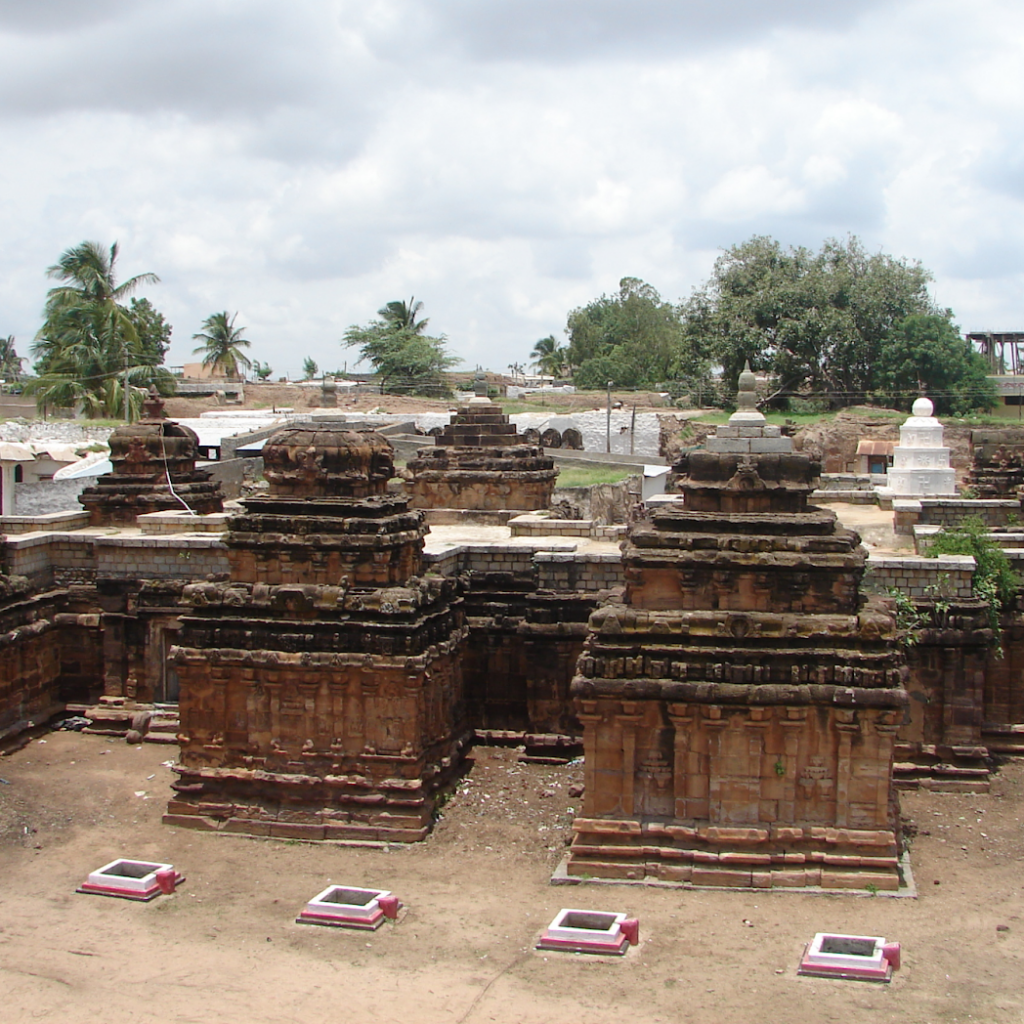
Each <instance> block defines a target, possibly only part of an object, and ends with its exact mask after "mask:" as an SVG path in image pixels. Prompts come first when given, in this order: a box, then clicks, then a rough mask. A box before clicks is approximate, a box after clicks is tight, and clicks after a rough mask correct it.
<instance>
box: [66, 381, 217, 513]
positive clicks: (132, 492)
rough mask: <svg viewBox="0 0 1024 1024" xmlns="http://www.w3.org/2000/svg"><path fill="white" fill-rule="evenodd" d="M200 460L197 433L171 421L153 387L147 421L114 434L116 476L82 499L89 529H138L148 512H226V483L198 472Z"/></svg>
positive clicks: (145, 411) (112, 448)
mask: <svg viewBox="0 0 1024 1024" xmlns="http://www.w3.org/2000/svg"><path fill="white" fill-rule="evenodd" d="M198 457H199V438H198V437H197V436H196V433H195V431H194V430H191V429H189V428H188V427H183V426H182V425H181V424H180V423H175V422H174V420H169V419H166V418H165V417H164V402H163V399H162V398H161V397H160V396H159V395H158V394H157V392H156V389H155V388H150V391H149V394H148V395H147V397H146V400H145V402H143V405H142V418H141V419H140V420H139V421H138V422H137V423H128V424H125V425H124V426H120V427H118V428H117V429H116V430H115V431H114V432H113V433H112V434H111V435H110V461H111V463H112V465H113V471H112V472H110V473H107V474H105V475H104V476H101V477H99V478H98V479H97V480H96V483H95V484H94V485H93V486H92V487H86V488H85V489H84V490H83V491H82V493H81V494H80V495H79V497H78V500H79V501H80V502H81V503H82V504H83V505H84V506H85V509H86V511H87V512H88V513H89V525H90V526H134V525H135V517H136V516H139V515H143V514H144V513H146V512H167V511H171V510H176V511H178V512H184V511H185V510H186V508H187V509H189V510H191V511H192V512H195V513H198V514H200V515H205V514H206V513H208V512H220V511H222V510H223V496H222V495H221V490H220V484H219V483H218V482H217V481H215V480H213V479H212V477H211V475H210V474H209V473H208V472H207V471H206V470H202V469H196V459H197V458H198Z"/></svg>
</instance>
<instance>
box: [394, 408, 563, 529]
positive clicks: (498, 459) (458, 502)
mask: <svg viewBox="0 0 1024 1024" xmlns="http://www.w3.org/2000/svg"><path fill="white" fill-rule="evenodd" d="M409 471H410V473H411V474H412V481H411V483H410V485H409V504H410V506H411V507H413V508H423V509H460V510H473V511H480V512H489V513H503V514H505V517H506V518H507V516H508V514H513V515H514V514H515V513H517V512H530V511H535V510H538V509H546V508H548V507H549V506H550V505H551V494H552V492H553V491H554V488H555V478H556V477H557V476H558V470H557V469H555V463H554V460H553V459H552V458H551V456H550V455H547V454H545V452H544V449H543V448H542V447H541V446H540V445H539V444H528V443H527V442H526V440H525V439H524V438H523V437H522V436H520V434H519V433H518V432H517V430H516V427H515V424H513V423H510V422H509V418H508V416H507V415H505V414H504V413H503V412H502V410H501V406H499V405H494V404H492V402H491V400H490V399H489V398H487V397H486V396H478V397H476V398H473V399H471V400H470V402H469V404H468V405H466V406H463V407H462V408H460V409H459V411H458V413H457V414H456V415H455V417H454V418H453V419H452V422H451V423H450V424H448V426H446V427H445V428H444V430H443V431H442V432H441V434H440V435H439V436H438V437H437V438H436V444H435V445H434V447H433V448H421V449H420V450H419V452H418V453H417V457H416V458H415V459H410V460H409Z"/></svg>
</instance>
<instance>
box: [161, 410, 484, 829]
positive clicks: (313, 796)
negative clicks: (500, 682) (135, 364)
mask: <svg viewBox="0 0 1024 1024" xmlns="http://www.w3.org/2000/svg"><path fill="white" fill-rule="evenodd" d="M267 448H268V449H269V451H270V453H271V454H270V458H269V462H268V469H267V473H266V475H267V478H268V480H269V481H270V494H269V496H268V497H266V498H259V499H249V500H247V501H246V502H245V503H244V504H245V511H244V512H243V513H242V514H241V515H238V516H236V517H234V518H233V519H232V520H231V523H230V528H229V531H228V536H227V540H226V543H227V546H228V550H229V560H230V565H231V579H230V581H229V582H226V583H215V582H210V583H197V584H194V585H192V586H190V587H187V588H186V590H185V595H184V603H185V604H186V605H187V608H188V610H187V611H186V613H185V614H184V616H183V617H182V625H181V634H180V638H179V641H178V646H177V647H175V648H174V650H173V652H172V660H173V662H174V664H175V666H176V668H177V672H178V677H179V679H180V686H181V730H182V731H181V735H180V737H179V740H180V744H181V766H180V767H179V768H177V769H176V771H177V772H178V773H179V776H180V781H179V782H178V784H177V785H176V787H175V788H176V789H177V791H178V795H177V797H176V798H175V799H174V800H172V801H171V802H170V804H169V806H168V814H167V815H166V817H165V821H168V822H169V823H172V824H179V825H191V826H194V827H202V828H223V829H224V830H226V831H232V832H244V833H249V834H253V835H270V836H278V837H291V838H305V839H369V840H376V839H387V840H395V841H411V840H416V839H420V838H422V837H423V836H424V835H426V833H427V831H428V829H429V827H430V823H431V817H432V813H433V811H434V808H435V801H436V799H437V796H438V794H439V792H440V790H441V789H442V788H443V787H444V786H445V785H446V784H447V783H448V782H449V781H450V780H451V779H452V777H453V776H454V775H455V773H456V772H457V771H458V770H459V764H460V762H461V758H462V749H463V747H464V745H465V744H466V742H467V740H468V737H469V731H468V727H467V725H466V721H465V710H464V700H463V690H462V667H461V663H462V648H463V646H464V640H465V637H466V632H467V630H466V625H465V615H464V612H463V608H462V599H461V596H460V590H461V583H460V581H459V580H458V579H448V578H444V577H440V576H427V577H423V576H420V575H417V574H418V573H419V572H420V570H421V554H422V548H423V535H424V534H425V532H426V528H425V527H424V525H423V523H422V516H421V514H420V513H418V512H409V511H408V510H407V508H406V506H405V502H404V501H400V500H396V499H393V498H389V497H387V496H386V495H385V494H384V493H383V492H384V491H385V489H386V486H387V480H388V478H389V477H390V476H391V474H392V472H393V468H392V463H391V448H390V445H389V444H388V443H387V441H386V440H385V439H384V438H383V437H381V436H380V435H379V434H374V433H372V432H362V431H346V430H340V429H339V430H328V429H320V430H317V431H316V432H315V436H310V432H308V431H305V432H303V431H295V430H288V431H282V432H281V433H280V434H278V435H276V436H275V437H274V438H272V439H271V441H270V442H269V443H268V446H267Z"/></svg>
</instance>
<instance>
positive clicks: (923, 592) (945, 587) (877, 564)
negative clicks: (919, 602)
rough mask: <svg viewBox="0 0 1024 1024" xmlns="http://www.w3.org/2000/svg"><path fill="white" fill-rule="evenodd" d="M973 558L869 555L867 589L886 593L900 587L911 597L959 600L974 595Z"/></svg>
mask: <svg viewBox="0 0 1024 1024" xmlns="http://www.w3.org/2000/svg"><path fill="white" fill-rule="evenodd" d="M973 578H974V559H973V558H972V557H971V556H970V555H942V556H940V557H939V558H921V557H918V556H912V555H878V554H874V553H872V554H871V555H869V556H868V564H867V572H866V573H865V574H864V590H865V591H867V592H868V593H875V594H887V593H888V592H889V591H890V589H895V590H899V591H901V592H902V593H904V594H906V595H907V596H908V597H920V598H935V597H941V598H949V599H960V598H964V599H967V598H970V597H972V596H973V587H972V582H971V581H972V580H973Z"/></svg>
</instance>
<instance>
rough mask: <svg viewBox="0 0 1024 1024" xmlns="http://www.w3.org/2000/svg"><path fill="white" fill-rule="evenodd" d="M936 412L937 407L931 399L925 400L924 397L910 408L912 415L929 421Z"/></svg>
mask: <svg viewBox="0 0 1024 1024" xmlns="http://www.w3.org/2000/svg"><path fill="white" fill-rule="evenodd" d="M934 412H935V406H934V405H933V404H932V402H931V399H929V398H925V397H924V395H922V396H921V397H920V398H919V399H917V401H915V402H914V404H913V405H912V406H911V408H910V415H911V416H916V417H917V418H918V419H927V418H929V417H930V416H931V415H932V413H934Z"/></svg>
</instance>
